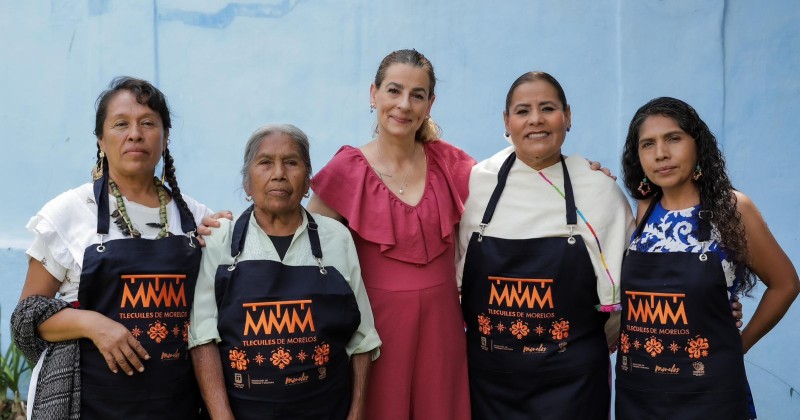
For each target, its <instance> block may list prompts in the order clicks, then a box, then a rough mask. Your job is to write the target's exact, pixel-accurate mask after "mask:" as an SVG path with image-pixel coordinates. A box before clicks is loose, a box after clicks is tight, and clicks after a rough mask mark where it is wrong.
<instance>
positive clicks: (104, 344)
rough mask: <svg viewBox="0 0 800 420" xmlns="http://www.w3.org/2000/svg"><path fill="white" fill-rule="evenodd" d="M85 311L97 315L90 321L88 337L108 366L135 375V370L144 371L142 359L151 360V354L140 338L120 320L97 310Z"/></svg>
mask: <svg viewBox="0 0 800 420" xmlns="http://www.w3.org/2000/svg"><path fill="white" fill-rule="evenodd" d="M85 312H89V313H92V314H94V315H95V316H94V319H93V320H92V322H91V323H90V324H91V325H92V327H91V328H90V331H89V332H88V333H87V337H88V338H89V339H91V340H92V342H93V343H94V345H95V346H97V348H98V349H99V350H100V354H102V355H103V358H104V359H105V360H106V363H107V364H108V368H109V369H111V371H112V372H114V373H117V372H118V371H119V370H118V369H117V367H119V369H122V370H123V371H124V372H125V373H126V374H127V375H129V376H130V375H133V372H134V371H137V372H144V366H143V365H142V361H141V359H144V360H150V355H149V354H147V350H145V349H144V347H142V344H141V343H139V340H137V339H136V338H134V337H133V335H131V333H130V331H128V329H127V328H125V326H123V325H122V324H120V323H119V322H116V321H114V320H112V319H110V318H108V317H106V316H104V315H102V314H100V313H97V312H90V311H85Z"/></svg>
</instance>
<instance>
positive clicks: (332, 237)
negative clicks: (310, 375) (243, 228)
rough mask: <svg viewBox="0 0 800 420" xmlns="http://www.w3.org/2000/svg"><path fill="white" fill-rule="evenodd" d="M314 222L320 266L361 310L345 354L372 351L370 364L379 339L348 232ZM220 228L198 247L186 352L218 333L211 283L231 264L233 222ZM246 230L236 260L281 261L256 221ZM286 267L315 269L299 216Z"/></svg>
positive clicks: (324, 219)
mask: <svg viewBox="0 0 800 420" xmlns="http://www.w3.org/2000/svg"><path fill="white" fill-rule="evenodd" d="M314 220H315V221H316V222H317V225H319V231H318V232H319V239H320V245H321V246H322V255H323V264H324V265H326V266H333V267H335V268H336V269H337V270H338V271H339V273H341V274H342V276H343V277H344V279H345V281H346V282H347V284H348V285H349V286H350V288H351V289H352V290H353V294H354V295H355V298H356V303H357V304H358V309H359V311H360V312H361V324H360V325H359V326H358V329H357V330H356V332H355V333H354V334H353V337H352V338H351V339H350V341H349V342H348V343H347V346H346V351H347V354H348V355H353V354H359V353H366V352H372V359H373V360H375V359H376V358H377V357H378V355H379V354H380V345H381V340H380V338H379V337H378V332H377V331H376V330H375V322H374V320H373V317H372V308H371V307H370V305H369V299H368V298H367V292H366V290H365V288H364V283H363V280H362V279H361V267H360V266H359V264H358V255H357V254H356V248H355V245H354V244H353V238H352V237H351V236H350V232H349V231H348V230H347V228H346V227H344V226H343V225H342V224H341V223H339V222H337V221H336V220H334V219H331V218H328V217H325V216H321V215H317V214H315V215H314ZM219 221H220V224H221V226H220V227H219V228H215V229H212V233H211V235H209V236H205V237H204V238H205V240H206V247H205V248H204V249H203V259H202V262H201V264H200V275H199V276H198V278H197V288H196V289H195V295H194V306H193V307H192V312H191V324H190V326H189V348H192V347H196V346H199V345H202V344H206V343H209V342H211V341H214V342H219V341H220V336H219V331H218V330H217V317H218V311H217V303H216V298H215V294H214V282H215V275H216V272H217V267H219V266H220V265H223V264H225V265H228V264H231V263H232V262H233V257H232V256H231V241H232V238H233V227H234V222H232V221H230V220H227V219H219ZM249 223H250V225H249V227H248V229H247V238H246V240H245V245H244V249H243V250H242V254H241V255H240V256H239V259H238V261H239V262H241V261H247V260H268V261H281V258H280V256H279V255H278V251H276V250H275V246H274V245H273V244H272V241H271V240H270V239H269V236H267V234H266V232H264V230H263V229H261V226H259V225H258V223H256V220H255V217H252V216H251V217H250V220H249ZM281 262H282V263H283V264H285V265H289V266H315V267H316V266H317V260H316V259H315V258H314V255H312V254H311V243H310V240H309V238H308V219H307V217H306V214H305V212H303V222H302V224H301V225H300V226H299V227H298V228H297V230H296V231H295V233H294V237H293V238H292V243H291V245H289V249H288V250H287V251H286V255H285V256H284V258H283V261H281Z"/></svg>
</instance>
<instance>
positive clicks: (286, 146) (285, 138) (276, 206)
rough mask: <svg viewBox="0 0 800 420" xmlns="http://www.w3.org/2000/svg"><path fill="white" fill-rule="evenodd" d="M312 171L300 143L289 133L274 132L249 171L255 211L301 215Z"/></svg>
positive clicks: (274, 214) (271, 215)
mask: <svg viewBox="0 0 800 420" xmlns="http://www.w3.org/2000/svg"><path fill="white" fill-rule="evenodd" d="M308 176H309V170H308V168H307V167H306V165H305V163H303V158H302V156H301V154H300V151H299V148H298V146H297V142H295V141H294V140H293V139H292V138H291V137H290V136H289V135H288V134H285V133H279V132H276V133H272V134H269V135H267V136H266V137H264V138H263V139H262V140H261V143H260V145H259V147H258V152H257V153H256V156H255V158H254V159H253V162H252V163H251V164H250V168H249V170H248V183H247V185H246V186H245V192H246V193H247V195H250V196H252V197H253V204H254V205H255V211H256V212H257V213H262V214H264V215H268V217H285V216H293V215H295V214H296V215H299V213H298V210H299V209H300V201H301V200H302V199H303V194H305V193H306V192H307V191H308V187H309V185H308Z"/></svg>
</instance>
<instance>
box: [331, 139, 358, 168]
mask: <svg viewBox="0 0 800 420" xmlns="http://www.w3.org/2000/svg"><path fill="white" fill-rule="evenodd" d="M354 161H357V162H365V161H366V158H365V157H364V153H362V152H361V149H359V148H358V147H353V146H350V145H344V146H342V147H340V148H339V150H337V151H336V153H334V154H333V157H332V158H331V160H330V161H329V162H328V163H327V164H325V166H324V168H323V169H327V170H330V169H331V168H337V167H341V166H342V165H350V164H352V163H353V162H354Z"/></svg>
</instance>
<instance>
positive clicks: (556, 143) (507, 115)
mask: <svg viewBox="0 0 800 420" xmlns="http://www.w3.org/2000/svg"><path fill="white" fill-rule="evenodd" d="M570 117H571V115H570V110H569V107H567V108H566V109H564V106H563V105H562V103H561V100H560V99H559V95H558V90H556V88H555V86H553V85H551V84H550V83H548V82H546V81H544V80H534V81H531V82H525V83H522V84H520V85H519V86H517V87H516V88H515V89H514V92H513V94H512V95H511V101H510V103H509V107H508V110H507V111H506V112H504V113H503V119H504V121H505V126H506V131H507V132H508V134H509V135H510V136H511V142H512V143H513V144H514V148H515V149H516V152H517V157H518V158H519V159H520V160H521V161H523V162H524V163H525V164H527V165H528V166H530V167H531V168H534V169H536V170H541V169H544V168H547V167H549V166H552V165H554V164H555V163H557V162H558V161H559V160H560V158H561V145H562V144H564V138H565V137H566V134H567V128H569V126H570V124H571V119H570Z"/></svg>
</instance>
